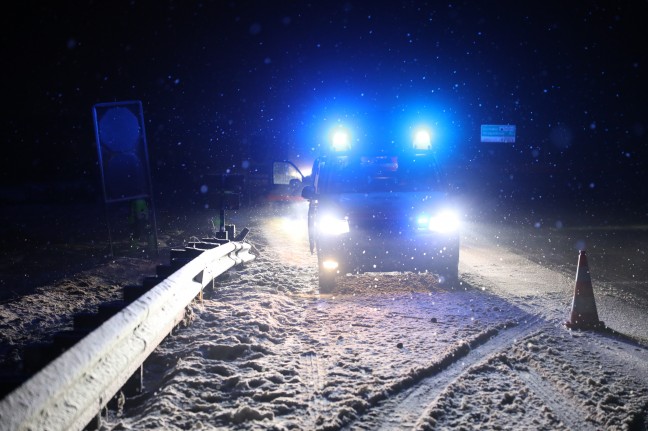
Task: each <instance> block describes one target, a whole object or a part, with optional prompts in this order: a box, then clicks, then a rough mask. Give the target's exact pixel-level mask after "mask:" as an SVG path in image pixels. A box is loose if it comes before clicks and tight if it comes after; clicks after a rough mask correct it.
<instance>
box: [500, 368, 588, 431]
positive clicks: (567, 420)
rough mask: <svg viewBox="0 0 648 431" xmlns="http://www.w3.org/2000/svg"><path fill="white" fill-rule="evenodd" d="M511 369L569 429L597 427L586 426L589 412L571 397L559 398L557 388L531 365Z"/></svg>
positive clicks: (577, 429) (577, 430)
mask: <svg viewBox="0 0 648 431" xmlns="http://www.w3.org/2000/svg"><path fill="white" fill-rule="evenodd" d="M511 371H512V372H514V373H515V374H517V375H518V376H519V377H520V378H521V379H522V381H523V382H524V383H525V384H526V385H527V386H528V387H529V389H531V390H532V391H533V392H534V393H535V394H536V395H537V396H539V397H540V398H541V399H542V400H543V401H544V403H545V404H546V405H547V407H549V408H550V409H551V411H552V413H553V414H554V415H555V416H556V418H557V419H558V420H559V421H561V422H562V423H563V424H564V425H565V426H566V427H567V428H568V429H570V430H574V431H579V430H593V429H596V428H595V427H594V425H592V426H586V422H585V421H584V418H585V417H587V412H585V411H582V409H581V408H580V407H579V406H578V405H576V404H575V403H573V402H571V400H570V399H569V398H566V397H560V398H558V397H559V395H560V394H559V392H558V391H557V390H556V388H554V387H553V386H552V385H551V383H550V382H547V381H545V380H544V379H543V378H542V377H541V376H540V375H538V373H536V372H535V371H534V370H533V368H530V367H529V368H528V369H526V370H519V369H516V368H511Z"/></svg>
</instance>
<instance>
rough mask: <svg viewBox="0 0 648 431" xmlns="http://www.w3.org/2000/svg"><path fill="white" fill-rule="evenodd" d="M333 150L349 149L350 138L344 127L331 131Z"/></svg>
mask: <svg viewBox="0 0 648 431" xmlns="http://www.w3.org/2000/svg"><path fill="white" fill-rule="evenodd" d="M332 141H333V142H332V144H333V151H335V152H342V151H348V150H350V149H351V139H349V134H348V132H347V131H346V130H344V129H338V130H336V131H335V132H333V139H332Z"/></svg>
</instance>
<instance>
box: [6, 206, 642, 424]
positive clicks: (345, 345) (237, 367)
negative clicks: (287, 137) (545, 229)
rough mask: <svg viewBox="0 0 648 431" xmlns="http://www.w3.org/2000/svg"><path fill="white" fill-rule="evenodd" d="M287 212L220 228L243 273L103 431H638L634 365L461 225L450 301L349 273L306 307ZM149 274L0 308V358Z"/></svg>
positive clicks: (121, 403)
mask: <svg viewBox="0 0 648 431" xmlns="http://www.w3.org/2000/svg"><path fill="white" fill-rule="evenodd" d="M304 210H305V207H304V206H297V207H295V208H293V210H292V211H294V212H292V213H291V212H290V211H289V212H288V213H287V215H286V214H285V212H283V211H274V212H268V211H265V212H258V211H257V212H255V214H254V215H253V216H251V215H249V214H246V213H240V214H238V215H236V216H235V220H233V221H234V222H235V223H236V224H237V226H238V227H239V228H240V227H242V226H243V225H246V226H249V227H250V228H251V233H250V235H249V237H248V240H249V242H250V243H251V244H252V245H253V252H254V254H255V255H256V256H257V258H256V260H254V261H253V262H251V263H249V264H247V265H246V266H245V267H240V268H235V269H233V270H230V271H229V272H228V273H226V274H225V275H224V276H222V277H220V278H219V279H218V280H217V282H216V284H215V290H214V291H213V292H211V293H210V294H209V295H207V296H206V298H205V300H204V302H203V303H199V302H195V303H194V304H193V305H192V306H191V308H190V310H189V311H188V317H189V319H188V320H190V322H191V323H190V324H189V325H188V326H186V327H181V328H179V329H178V330H176V331H174V333H173V334H172V335H171V336H169V337H168V338H167V339H166V340H165V342H164V343H163V344H162V345H161V346H160V347H159V348H158V349H157V350H156V351H155V352H154V353H153V354H152V355H151V357H150V358H149V359H148V360H147V362H146V363H145V382H144V386H145V393H143V394H142V395H139V396H137V397H134V398H126V399H124V398H123V397H122V398H121V399H119V400H118V402H117V403H113V404H112V406H113V408H112V409H111V410H109V411H108V412H107V414H106V416H105V417H104V420H103V424H102V429H103V430H140V429H164V430H186V429H192V430H198V429H236V430H239V429H240V430H284V429H285V430H288V429H298V430H302V429H303V430H311V429H313V430H315V429H353V430H373V429H389V430H393V429H529V430H537V429H547V430H579V429H583V430H590V429H591V430H599V429H628V430H633V429H645V427H646V424H647V421H648V418H647V412H648V351H647V350H646V348H645V347H643V346H642V345H641V344H639V343H637V342H636V341H635V340H636V338H637V337H632V338H630V337H629V336H627V335H629V334H628V332H622V333H623V334H624V335H621V334H620V333H619V332H617V331H619V330H620V329H622V328H621V327H615V326H612V329H609V330H607V331H604V332H600V333H596V332H579V331H569V330H567V329H565V327H564V326H563V325H562V322H563V321H564V320H565V319H566V318H567V316H568V314H569V305H570V295H571V294H572V291H573V290H572V289H573V277H571V278H570V276H566V275H565V274H563V273H561V272H560V271H554V270H551V269H548V268H547V267H545V266H542V265H539V264H537V263H534V262H532V261H531V260H528V259H527V258H525V257H523V256H520V255H519V254H516V253H513V252H511V251H510V250H509V249H507V248H506V247H503V246H501V245H500V244H493V243H489V241H488V239H487V238H485V237H480V236H479V235H477V234H475V233H474V230H472V229H474V226H472V227H470V228H469V229H467V231H466V237H465V241H464V245H463V248H462V257H461V266H460V273H461V276H462V282H461V284H459V285H457V286H441V285H439V284H438V283H437V280H436V278H435V277H434V276H432V275H427V274H420V275H419V274H398V273H391V274H364V275H359V276H349V277H347V278H346V279H345V280H343V282H342V283H340V286H339V287H338V290H337V291H336V292H334V293H333V294H331V295H319V294H318V292H317V272H316V258H315V257H314V256H311V255H310V254H309V252H308V243H307V239H306V236H305V234H306V226H305V220H306V218H305V216H304ZM279 213H282V214H284V215H286V216H284V217H279V216H275V214H279ZM152 268H154V264H153V263H152V262H151V261H148V260H145V259H136V258H118V259H115V260H113V261H111V262H110V263H108V264H105V265H102V266H98V267H96V268H93V269H90V270H86V271H83V272H80V273H79V274H78V275H77V276H76V277H74V278H70V279H69V280H62V281H58V282H57V283H54V284H53V285H52V286H48V288H43V289H39V290H38V291H37V292H36V293H35V294H33V295H29V296H26V297H24V298H23V299H22V300H20V301H13V302H9V303H5V304H3V305H2V307H1V308H0V310H1V311H2V320H1V323H0V329H2V337H3V345H5V346H6V345H7V344H12V343H13V344H20V343H21V342H24V341H25V339H26V338H28V337H29V338H31V339H47V338H48V336H49V335H50V334H51V333H52V331H54V330H55V329H59V330H60V329H61V328H65V327H66V325H69V315H70V314H71V312H74V311H79V310H84V309H88V308H91V307H93V306H94V305H96V303H98V302H102V301H106V300H109V299H113V298H115V297H117V296H118V295H119V287H120V286H121V285H124V284H128V283H132V282H133V281H134V279H137V278H138V277H141V276H142V275H145V274H146V272H147V271H149V270H151V269H152ZM150 273H151V272H149V274H150ZM89 292H93V293H94V294H93V295H90V294H89ZM644 314H645V311H644ZM607 317H608V316H602V320H605V321H606V323H607V320H608V319H607ZM644 320H645V319H644ZM641 330H642V329H641V328H640V329H639V331H641ZM639 338H640V337H639ZM12 352H13V354H16V353H15V351H12Z"/></svg>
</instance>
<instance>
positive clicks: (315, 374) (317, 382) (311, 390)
mask: <svg viewBox="0 0 648 431" xmlns="http://www.w3.org/2000/svg"><path fill="white" fill-rule="evenodd" d="M301 363H302V366H303V368H304V377H305V379H306V382H305V385H306V387H307V391H308V396H307V398H308V400H309V406H308V419H307V420H306V421H305V422H306V423H305V424H304V428H305V429H315V428H316V425H317V422H318V420H319V418H320V415H321V412H322V405H321V404H322V398H321V396H320V394H321V392H322V388H323V387H324V380H325V377H324V374H323V371H322V367H321V364H320V359H319V356H318V355H317V353H315V352H306V353H304V354H302V355H301Z"/></svg>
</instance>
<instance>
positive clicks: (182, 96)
mask: <svg viewBox="0 0 648 431" xmlns="http://www.w3.org/2000/svg"><path fill="white" fill-rule="evenodd" d="M28 3H29V2H28ZM57 3H59V2H47V3H46V2H42V4H41V3H38V2H34V3H30V4H16V5H14V7H13V11H4V12H3V16H2V18H0V19H1V20H2V29H3V35H2V47H3V52H4V55H3V57H4V61H3V63H4V67H3V68H2V69H3V71H2V73H3V75H4V76H3V79H2V93H3V95H4V103H3V111H4V116H3V117H4V119H3V122H2V138H3V141H4V145H5V148H7V150H8V151H6V152H5V156H4V157H3V158H2V160H3V161H2V180H3V181H2V182H3V183H7V184H10V183H16V182H21V181H52V180H59V179H61V180H80V181H89V182H97V181H98V178H99V177H98V168H97V166H96V158H97V155H96V147H95V143H94V131H93V125H92V118H91V108H92V106H93V104H95V103H97V102H110V101H120V100H141V101H142V103H143V105H144V115H145V119H146V121H147V123H146V124H147V137H148V143H149V151H150V154H151V160H152V164H153V166H154V169H153V175H154V177H155V178H159V179H162V178H164V177H165V176H174V177H175V178H177V175H178V174H181V175H186V176H187V177H192V176H195V175H197V173H202V172H208V171H210V170H218V169H221V168H222V167H224V166H233V165H238V164H240V161H241V160H242V158H244V157H247V156H250V155H251V154H254V155H256V156H257V157H263V156H264V155H268V154H271V155H280V156H282V157H290V158H292V159H296V160H303V161H304V162H305V161H308V160H312V158H313V157H314V156H315V155H316V153H317V147H318V145H319V144H320V143H321V139H322V135H323V133H322V130H323V127H324V126H323V125H326V124H332V123H333V122H334V121H336V120H337V119H338V118H343V119H344V118H345V116H350V117H353V116H355V115H356V114H355V113H357V112H364V111H365V110H369V109H373V108H374V107H381V108H385V109H404V110H405V112H412V113H420V112H425V113H426V115H429V116H430V117H431V118H434V119H435V121H438V127H439V129H440V130H442V131H443V133H441V137H442V139H441V141H442V142H441V143H440V145H443V146H444V147H445V148H446V149H447V154H454V155H455V156H456V158H457V160H461V163H465V164H467V165H469V164H470V163H474V162H476V161H478V160H481V159H483V157H484V155H487V154H488V153H489V150H492V148H489V147H488V146H487V145H486V144H481V143H480V142H479V126H480V124H506V123H510V124H516V125H517V127H518V140H517V143H516V145H515V148H513V149H511V148H507V149H506V150H503V149H502V147H499V148H496V149H495V150H496V152H500V153H501V154H502V155H503V157H505V158H506V161H505V162H506V163H521V166H522V167H523V168H526V167H528V166H539V167H540V170H541V169H542V167H547V168H548V169H553V170H562V171H563V172H574V175H576V174H577V173H578V172H581V171H587V175H592V172H599V174H598V175H599V177H600V178H599V179H598V180H599V181H606V180H605V178H609V179H610V182H611V183H615V187H629V186H630V184H632V183H634V184H635V186H636V183H637V182H638V181H639V182H640V183H644V184H645V181H644V180H645V169H646V157H647V155H648V151H647V150H646V143H647V142H646V140H647V133H646V127H648V109H647V108H646V106H647V105H646V102H645V100H646V99H647V96H648V91H647V86H648V84H647V83H646V81H647V80H646V77H647V76H646V75H647V74H646V67H647V66H648V61H647V60H648V58H647V57H648V54H647V50H646V48H645V45H644V44H645V40H647V38H646V36H648V30H647V28H646V25H645V23H646V18H647V17H648V14H647V11H648V6H647V3H646V2H645V1H620V2H615V3H614V4H612V2H605V1H591V2H575V3H577V4H576V5H572V4H571V3H572V2H564V1H563V2H532V3H529V2H487V3H484V4H481V3H480V5H478V6H475V5H474V4H473V3H477V2H467V1H458V2H454V1H449V2H443V3H441V2H423V1H394V2H384V3H385V4H384V5H378V4H377V3H379V2H374V1H366V2H359V1H349V2H324V1H322V2H314V1H313V2H301V1H279V2H270V1H256V2H254V1H241V2H238V1H230V2H226V1H216V2H179V1H163V2H136V1H131V2H121V1H118V2H98V1H97V2H94V1H91V2H81V1H79V2H66V5H59V4H57ZM185 3H187V4H185ZM381 3H382V2H381ZM491 145H492V144H491ZM303 164H306V163H303ZM584 175H585V174H584ZM611 177H614V180H613V179H612V178H611ZM619 178H622V180H619ZM585 181H588V180H587V179H585ZM619 181H621V182H619Z"/></svg>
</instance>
